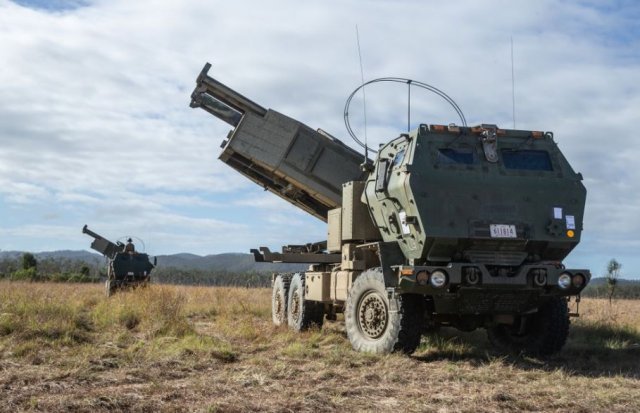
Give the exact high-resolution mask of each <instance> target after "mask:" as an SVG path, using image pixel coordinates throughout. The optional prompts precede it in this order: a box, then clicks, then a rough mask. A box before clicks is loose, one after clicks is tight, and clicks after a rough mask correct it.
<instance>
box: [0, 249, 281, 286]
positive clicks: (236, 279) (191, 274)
mask: <svg viewBox="0 0 640 413" xmlns="http://www.w3.org/2000/svg"><path fill="white" fill-rule="evenodd" d="M0 279H6V280H12V281H52V282H101V281H105V280H106V279H107V261H106V259H105V260H104V262H103V263H102V264H91V263H87V262H86V261H83V260H77V259H70V258H62V257H55V258H54V257H47V258H43V259H40V260H38V259H37V258H36V256H35V255H34V254H32V253H30V252H27V253H24V254H22V256H19V257H13V258H9V257H5V258H3V259H0ZM151 281H152V282H154V283H162V284H183V285H211V286H234V287H251V288H256V287H269V286H271V273H270V272H258V271H250V272H233V271H225V270H199V269H182V268H173V267H166V268H165V267H160V268H155V269H154V270H153V272H152V273H151Z"/></svg>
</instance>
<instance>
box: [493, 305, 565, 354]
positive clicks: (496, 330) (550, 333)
mask: <svg viewBox="0 0 640 413" xmlns="http://www.w3.org/2000/svg"><path fill="white" fill-rule="evenodd" d="M522 323H525V324H524V325H522ZM569 324H570V321H569V309H568V307H567V301H566V299H565V298H564V297H553V298H551V299H549V300H548V301H546V302H545V303H544V304H542V305H541V306H540V307H539V308H538V312H536V313H534V314H531V315H527V316H521V317H520V318H519V320H517V322H516V323H515V324H514V325H513V326H509V325H502V324H499V325H496V326H493V327H490V328H488V329H487V335H488V337H489V341H490V342H491V344H492V345H493V346H494V347H495V348H497V349H498V350H501V351H506V352H516V353H524V354H528V355H534V356H548V355H551V354H553V353H556V352H558V351H560V350H561V349H562V347H563V346H564V344H565V342H566V341H567V336H568V335H569Z"/></svg>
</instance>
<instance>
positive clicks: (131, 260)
mask: <svg viewBox="0 0 640 413" xmlns="http://www.w3.org/2000/svg"><path fill="white" fill-rule="evenodd" d="M82 232H83V233H84V234H87V235H89V236H91V237H93V242H92V243H91V248H92V249H94V250H96V251H98V252H99V253H100V254H102V255H104V256H105V257H107V259H108V265H107V281H106V282H105V292H106V294H107V297H110V296H111V295H112V294H113V293H114V292H115V291H116V290H118V289H122V288H129V287H138V286H141V285H146V284H148V283H149V282H150V281H151V270H152V269H153V268H154V267H155V265H156V260H155V258H154V263H153V264H152V263H151V261H150V260H149V255H148V254H145V253H140V252H137V251H136V250H135V246H134V245H133V242H132V240H131V238H129V239H128V240H127V244H124V243H122V242H120V241H118V242H116V243H115V244H114V243H113V242H111V241H109V240H108V239H105V238H103V237H102V236H100V235H98V234H96V233H95V232H93V231H91V230H90V229H89V228H87V226H86V225H85V226H84V227H83V228H82Z"/></svg>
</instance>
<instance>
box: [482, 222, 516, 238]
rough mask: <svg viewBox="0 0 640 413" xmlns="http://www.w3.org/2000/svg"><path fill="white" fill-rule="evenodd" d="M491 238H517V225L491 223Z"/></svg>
mask: <svg viewBox="0 0 640 413" xmlns="http://www.w3.org/2000/svg"><path fill="white" fill-rule="evenodd" d="M489 231H490V232H491V238H517V237H518V235H517V234H516V226H515V225H503V224H491V225H489Z"/></svg>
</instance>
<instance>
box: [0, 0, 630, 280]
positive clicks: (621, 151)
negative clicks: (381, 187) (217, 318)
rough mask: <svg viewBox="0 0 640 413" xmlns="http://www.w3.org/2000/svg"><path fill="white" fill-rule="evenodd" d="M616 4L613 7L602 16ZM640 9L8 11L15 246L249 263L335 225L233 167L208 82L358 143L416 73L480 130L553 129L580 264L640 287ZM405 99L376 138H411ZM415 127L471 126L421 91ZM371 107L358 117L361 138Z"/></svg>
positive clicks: (0, 1)
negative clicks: (568, 179) (574, 183)
mask: <svg viewBox="0 0 640 413" xmlns="http://www.w3.org/2000/svg"><path fill="white" fill-rule="evenodd" d="M601 4H607V6H601ZM639 22H640V3H639V2H637V1H635V0H629V1H612V2H604V3H603V2H600V1H506V0H505V1H497V0H496V1H488V0H484V1H472V0H468V1H448V2H441V1H423V0H420V1H417V0H416V1H383V0H378V1H299V0H297V1H273V2H266V1H264V2H262V1H245V2H241V1H236V2H231V1H224V2H223V1H208V2H203V1H196V0H181V1H168V0H165V1H143V0H139V1H131V0H104V1H101V0H98V1H89V0H87V1H83V0H69V1H62V0H58V1H45V0H19V1H17V0H16V1H15V2H12V1H7V0H0V62H1V63H0V249H1V250H29V251H34V252H37V251H48V250H58V249H73V250H76V249H88V246H89V243H90V239H89V238H88V237H87V236H86V235H83V234H82V233H81V228H82V226H83V225H84V224H89V227H90V228H92V229H94V230H95V231H96V232H98V233H100V234H102V235H104V236H106V237H107V238H111V239H113V240H115V239H118V238H121V237H123V236H125V235H136V236H137V237H139V238H141V239H143V240H144V241H145V243H146V250H147V252H150V253H152V254H170V253H178V252H192V253H196V254H201V255H205V254H215V253H222V252H248V250H249V248H253V247H256V246H260V245H265V246H269V247H271V248H272V249H277V248H279V246H280V245H283V244H287V243H305V242H310V241H318V240H321V239H323V238H325V231H326V229H325V225H324V224H323V223H322V222H320V221H318V220H317V219H315V218H313V217H311V216H308V215H306V214H305V213H304V212H301V211H298V210H297V209H296V208H295V207H293V206H291V205H289V204H288V203H286V202H284V201H282V200H280V199H279V198H277V197H275V196H273V195H271V194H269V193H267V192H263V191H262V190H261V189H260V188H258V187H257V186H255V185H254V184H252V183H251V182H249V181H248V180H246V179H245V178H244V177H242V176H240V175H239V174H238V173H236V172H235V171H234V170H232V169H230V168H229V167H227V166H226V165H224V164H223V163H222V162H220V161H218V160H217V156H218V154H219V151H220V149H219V145H220V143H221V141H222V139H223V138H224V137H225V136H226V134H227V132H228V131H229V126H228V125H227V124H225V123H223V122H222V121H219V120H218V119H216V118H214V117H212V116H211V115H209V114H207V113H206V112H204V111H202V110H199V109H198V110H194V109H191V108H189V96H190V93H191V91H192V89H193V87H194V84H195V83H194V82H195V78H196V76H197V75H198V73H199V72H200V70H201V69H202V66H203V65H204V63H205V62H207V61H209V62H211V63H212V64H213V67H212V69H211V71H210V74H211V75H212V76H214V77H216V78H217V79H218V80H220V81H222V82H224V83H226V84H227V85H229V86H230V87H232V88H234V89H236V90H238V91H240V92H241V93H243V94H245V95H246V96H248V97H250V98H251V99H252V100H254V101H256V102H258V103H259V104H261V105H262V106H264V107H268V108H273V109H276V110H278V111H280V112H282V113H285V114H287V115H289V116H291V117H293V118H296V119H298V120H300V121H302V122H305V123H306V124H308V125H309V126H311V127H312V128H318V127H321V128H323V129H325V130H327V131H329V132H330V133H332V134H333V135H335V136H337V137H340V138H341V139H344V141H345V142H346V143H348V144H350V145H352V142H351V141H350V139H349V138H348V135H347V134H346V132H345V127H344V124H343V119H342V113H343V108H344V102H345V100H346V98H347V97H348V95H349V94H350V93H351V92H352V90H353V89H354V88H356V87H357V86H358V84H359V82H360V66H359V62H358V51H357V45H356V31H355V26H356V25H358V28H359V32H360V43H361V50H362V63H363V67H364V76H365V79H366V80H369V79H373V78H376V77H382V76H397V77H407V78H412V79H415V80H419V81H422V82H426V83H429V84H432V85H434V86H436V87H438V88H440V89H442V90H443V91H445V92H446V93H448V94H449V95H450V96H451V97H452V98H453V99H455V101H456V102H457V103H458V105H459V106H460V107H461V108H462V110H463V111H464V113H465V115H466V118H467V121H468V123H469V124H478V123H496V124H498V125H500V126H502V127H508V128H510V127H512V126H513V118H512V100H511V99H512V88H511V42H510V39H511V38H513V43H514V71H515V97H516V113H515V119H516V126H517V128H518V129H532V130H545V131H553V132H554V133H555V137H556V140H557V142H558V143H559V145H560V148H561V149H562V150H563V152H564V154H565V155H566V157H567V158H568V160H569V162H570V163H571V164H572V166H573V167H574V169H575V170H576V171H579V172H582V174H583V175H584V178H585V179H584V184H585V186H586V187H587V191H588V195H587V209H586V216H585V222H584V233H583V241H582V243H581V244H580V245H579V246H578V247H577V248H576V250H575V251H574V252H573V253H572V254H571V255H570V256H569V257H568V259H567V260H566V264H567V265H569V266H573V267H580V268H583V267H587V268H590V269H591V270H592V271H593V272H594V273H595V274H596V275H601V274H602V273H603V272H604V268H605V266H606V263H607V261H608V260H609V259H610V258H613V257H615V258H616V259H618V261H620V262H621V263H622V264H623V271H622V273H623V276H626V277H632V278H640V238H639V237H638V235H637V234H640V161H639V160H640V136H639V134H638V128H639V127H640V23H639ZM405 95H406V91H405V90H403V89H398V88H396V89H393V88H388V87H379V88H377V89H376V87H372V88H370V89H368V90H367V109H368V111H367V116H368V129H367V132H368V136H369V139H370V141H372V142H373V143H374V144H375V143H377V142H384V141H386V140H388V139H390V138H393V137H395V136H397V134H398V133H399V132H403V131H404V129H406V105H405ZM415 99H416V100H415V102H414V105H413V107H412V119H413V120H415V122H414V124H413V125H412V127H416V126H417V124H418V123H450V122H458V118H457V116H456V114H455V112H453V111H452V110H451V109H450V108H449V107H447V106H446V105H445V104H444V102H442V101H438V100H437V99H436V98H435V97H433V96H428V95H417V92H416V97H415ZM360 104H361V102H360V101H359V100H358V99H356V100H354V106H353V107H352V117H353V120H352V121H353V125H354V127H355V129H357V130H359V131H360V132H361V133H362V127H361V125H362V119H361V117H358V114H359V113H360V111H361V108H359V106H358V105H360Z"/></svg>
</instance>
